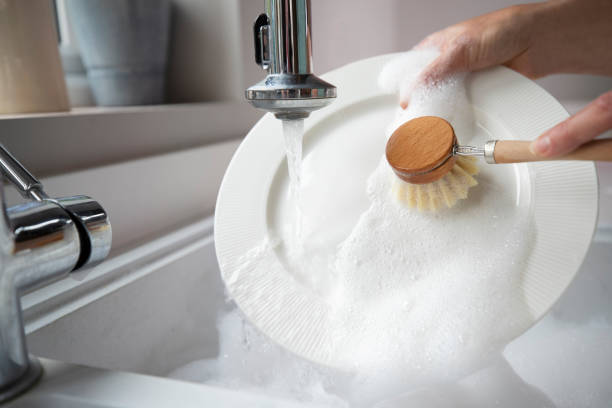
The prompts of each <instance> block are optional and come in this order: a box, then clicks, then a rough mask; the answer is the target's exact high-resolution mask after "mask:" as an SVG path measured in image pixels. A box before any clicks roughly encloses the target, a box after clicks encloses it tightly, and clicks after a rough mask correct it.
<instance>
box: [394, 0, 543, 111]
mask: <svg viewBox="0 0 612 408" xmlns="http://www.w3.org/2000/svg"><path fill="white" fill-rule="evenodd" d="M541 7H542V5H541V4H527V5H520V6H513V7H509V8H505V9H502V10H498V11H495V12H492V13H489V14H485V15H482V16H479V17H476V18H473V19H471V20H467V21H464V22H462V23H459V24H455V25H453V26H450V27H448V28H445V29H443V30H441V31H438V32H436V33H434V34H431V35H429V36H428V37H427V38H425V39H424V40H423V41H421V42H420V43H419V44H418V45H417V46H416V47H415V49H424V48H432V47H435V48H437V49H438V50H439V51H440V56H439V57H438V58H436V59H435V60H434V61H433V62H431V64H429V65H428V66H427V67H426V68H425V69H424V70H423V72H422V73H421V75H420V77H419V79H417V81H416V83H415V85H417V84H419V85H420V84H426V85H431V84H435V83H437V82H439V81H442V80H444V79H445V78H446V77H448V76H450V75H452V74H455V73H459V72H469V71H476V70H480V69H484V68H488V67H492V66H495V65H499V64H505V65H507V66H508V67H510V68H512V69H514V70H516V71H518V72H520V73H522V74H523V75H526V76H528V77H530V78H537V77H539V76H542V75H545V74H546V69H545V66H544V67H543V66H541V65H543V64H542V61H541V60H540V59H539V58H537V53H535V51H536V50H534V49H533V48H532V47H530V45H531V38H532V37H533V31H534V26H535V23H534V20H535V19H537V15H538V12H539V10H540V9H541ZM410 92H411V89H408V90H406V91H405V92H404V93H403V94H401V95H400V105H401V106H402V108H404V109H405V108H406V107H407V106H408V102H409V97H410Z"/></svg>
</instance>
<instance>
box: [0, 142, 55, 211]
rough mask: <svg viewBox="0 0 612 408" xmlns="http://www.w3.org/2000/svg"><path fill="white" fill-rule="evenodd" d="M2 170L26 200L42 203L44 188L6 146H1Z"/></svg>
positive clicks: (0, 163)
mask: <svg viewBox="0 0 612 408" xmlns="http://www.w3.org/2000/svg"><path fill="white" fill-rule="evenodd" d="M0 169H1V170H2V173H4V175H5V176H6V177H7V178H8V179H9V181H10V182H11V183H12V184H13V185H14V186H15V187H16V188H17V190H18V191H19V193H20V194H21V195H22V196H23V197H24V198H31V199H34V200H36V201H41V200H42V199H43V198H44V197H46V194H45V193H44V191H43V186H42V184H41V183H40V181H38V180H37V179H36V177H34V176H33V175H32V173H30V172H29V171H28V170H27V169H26V168H25V167H23V166H22V165H21V163H19V161H18V160H17V159H16V158H15V156H13V155H12V154H11V153H10V152H9V151H8V150H6V148H5V147H4V146H2V145H1V144H0Z"/></svg>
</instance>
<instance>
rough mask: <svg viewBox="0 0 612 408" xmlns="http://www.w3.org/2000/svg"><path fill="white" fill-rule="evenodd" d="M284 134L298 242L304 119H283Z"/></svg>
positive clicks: (300, 235)
mask: <svg viewBox="0 0 612 408" xmlns="http://www.w3.org/2000/svg"><path fill="white" fill-rule="evenodd" d="M282 122H283V136H284V138H285V149H286V154H287V166H288V168H289V199H290V200H291V201H293V203H294V217H293V225H292V229H293V232H292V233H293V238H294V240H295V242H296V243H299V242H300V241H301V239H302V223H303V221H302V218H303V217H302V210H301V208H300V190H301V185H302V177H301V176H302V140H303V138H304V119H296V120H283V121H282Z"/></svg>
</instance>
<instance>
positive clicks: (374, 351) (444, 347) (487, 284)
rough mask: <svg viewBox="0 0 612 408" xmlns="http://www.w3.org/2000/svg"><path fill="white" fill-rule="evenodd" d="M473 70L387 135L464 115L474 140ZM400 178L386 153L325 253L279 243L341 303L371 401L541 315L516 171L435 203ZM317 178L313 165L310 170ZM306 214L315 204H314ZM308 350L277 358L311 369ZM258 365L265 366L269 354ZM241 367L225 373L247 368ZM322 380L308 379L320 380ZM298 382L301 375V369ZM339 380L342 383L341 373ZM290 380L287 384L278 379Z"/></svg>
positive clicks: (302, 275) (404, 67) (340, 331)
mask: <svg viewBox="0 0 612 408" xmlns="http://www.w3.org/2000/svg"><path fill="white" fill-rule="evenodd" d="M436 55H437V54H436V53H435V52H433V51H424V52H411V53H407V54H406V55H404V56H402V57H400V59H398V60H397V61H395V62H393V63H391V64H390V65H389V66H388V67H386V68H385V69H384V70H383V73H382V75H381V78H380V83H381V85H383V86H384V87H386V88H387V89H388V90H391V89H393V90H395V91H400V90H401V89H403V88H407V87H409V86H412V85H411V81H413V80H414V78H416V77H417V76H418V73H419V72H420V70H421V69H422V68H423V67H424V66H425V65H426V64H427V63H428V62H429V61H431V60H432V59H433V58H435V56H436ZM463 81H464V78H463V77H461V76H457V77H453V78H450V79H449V80H447V81H445V82H443V83H440V84H437V85H436V86H435V87H433V88H418V87H417V88H416V89H415V90H414V92H413V94H412V96H411V104H410V106H409V108H408V109H407V110H406V111H401V110H398V114H397V117H396V120H395V121H394V122H393V123H392V124H391V125H390V127H389V129H388V134H390V132H391V131H392V130H393V129H394V127H395V126H397V125H398V124H401V123H403V122H404V121H406V120H408V119H411V118H412V117H416V116H421V115H436V116H441V117H443V118H445V119H447V120H448V121H449V122H450V123H451V124H452V125H453V127H454V128H455V130H456V133H457V136H458V138H459V139H460V141H470V140H472V139H473V135H474V132H475V130H474V118H473V112H472V110H471V107H470V105H469V103H468V101H467V97H466V94H465V90H464V86H463ZM388 134H387V135H388ZM387 135H383V134H381V135H380V136H379V137H381V138H384V137H386V136H387ZM372 137H375V135H373V136H372ZM381 154H382V152H381ZM338 159H339V160H349V161H350V160H351V158H350V157H347V158H342V157H338ZM342 165H347V166H351V163H350V162H347V163H345V164H342V163H339V166H342ZM393 177H394V176H393V175H392V172H391V170H390V169H389V167H388V164H387V163H386V161H384V160H382V159H381V161H380V165H379V166H378V167H377V168H376V170H375V171H374V173H373V174H372V175H371V176H370V178H369V180H368V182H367V185H362V186H361V188H363V189H366V190H367V195H368V199H369V206H368V208H367V209H366V210H365V211H364V212H363V214H361V216H360V217H359V220H358V221H357V223H356V224H355V225H354V226H353V227H352V228H351V229H350V230H349V231H346V232H344V233H345V237H346V238H345V239H344V240H343V241H342V243H341V244H340V245H339V247H338V248H334V249H333V250H332V251H331V252H327V253H323V254H321V256H320V257H316V256H313V254H312V252H310V253H306V254H305V253H303V252H300V251H296V250H295V249H296V247H297V246H298V245H300V243H299V242H292V241H291V240H285V241H283V242H282V245H281V246H280V247H281V248H282V250H283V251H284V252H285V256H286V258H287V263H288V268H290V269H292V270H293V272H292V274H293V276H295V277H299V279H301V282H300V283H301V285H303V286H304V290H305V291H306V292H308V293H313V294H316V295H317V296H325V297H326V298H327V302H328V303H329V304H330V305H331V309H332V310H333V313H331V314H330V317H329V318H330V321H329V322H326V324H328V326H330V327H332V330H333V335H332V336H331V337H332V338H334V343H333V344H329V345H327V346H328V347H329V348H330V349H331V351H332V352H333V353H335V355H338V356H340V357H341V360H343V361H345V362H346V365H347V366H350V367H351V368H352V369H353V371H354V375H355V377H353V378H352V379H351V381H349V384H348V385H346V390H345V395H355V394H359V395H360V396H361V397H360V398H358V399H359V400H361V401H375V400H376V399H377V398H381V396H382V395H385V394H387V393H389V392H391V390H397V389H407V388H411V387H417V386H422V385H427V384H432V383H438V382H445V381H452V380H455V379H457V378H460V377H462V376H464V375H465V374H467V373H470V372H472V371H474V370H476V369H477V368H480V367H482V366H483V365H485V364H486V363H487V362H488V361H489V359H491V358H493V356H495V355H496V353H498V352H499V351H500V350H501V349H502V348H503V346H504V345H505V344H506V343H507V342H508V341H509V340H511V339H512V338H513V337H514V336H516V335H517V334H519V333H521V332H522V331H523V330H524V329H525V328H526V327H528V326H529V325H530V324H531V322H532V317H531V316H530V315H529V313H528V312H527V310H526V308H525V305H524V304H523V303H522V297H521V294H520V290H519V286H520V271H521V269H522V268H521V265H522V260H524V259H525V258H526V255H527V253H528V250H529V244H530V238H529V225H528V224H529V212H528V208H525V207H523V206H517V205H516V191H515V190H516V189H515V184H516V180H515V178H514V175H513V173H512V171H511V170H509V169H508V168H506V170H504V169H502V168H498V169H495V170H493V169H488V168H487V169H483V172H482V175H481V176H480V181H481V183H480V185H479V186H478V187H476V188H474V190H473V191H472V192H471V193H470V194H471V196H470V198H468V200H465V202H463V203H461V204H460V205H458V206H457V207H456V208H453V209H451V210H448V211H442V212H440V213H436V214H432V213H419V212H417V211H414V210H410V209H407V208H405V207H403V206H402V205H401V204H399V203H397V202H395V201H394V200H393V198H392V196H391V194H390V186H391V181H392V179H393ZM308 179H309V177H308V175H307V174H305V175H304V178H303V181H304V182H305V183H306V182H307V180H308ZM305 187H308V186H305ZM310 187H311V188H306V190H307V191H309V192H310V194H314V195H315V197H314V198H313V197H309V198H307V200H306V201H309V202H313V201H316V199H318V200H326V199H329V197H328V196H325V195H323V194H320V195H319V196H316V191H317V189H316V188H312V186H310ZM304 213H305V215H307V214H309V212H308V211H307V209H306V211H305V212H304ZM316 221H317V220H316V219H306V220H305V222H306V223H315V222H316ZM325 227H326V228H330V229H331V228H334V225H333V224H329V225H326V226H325ZM277 239H278V237H271V238H270V241H273V242H276V241H277ZM273 249H274V248H271V246H270V245H269V242H267V243H264V244H262V246H261V247H260V248H256V249H254V250H253V251H251V253H250V254H249V255H247V256H245V258H244V259H242V260H239V261H238V262H236V269H235V270H234V271H233V274H231V279H226V284H227V285H228V286H229V287H230V292H234V289H235V290H236V291H238V290H243V289H244V288H240V287H238V286H239V285H240V275H241V274H242V273H253V271H254V269H261V270H262V271H265V270H266V268H270V267H271V265H273V264H274V259H273V257H276V256H277V255H276V253H277V252H278V248H276V250H273ZM253 254H256V256H254V255H253ZM224 267H226V266H224ZM233 285H235V286H233ZM263 295H264V294H254V296H263ZM286 300H287V302H290V301H291V299H290V298H287V299H286ZM276 307H278V308H282V307H283V306H282V305H276ZM230 331H231V330H230ZM222 344H223V343H222ZM222 347H223V345H222ZM234 351H235V350H234ZM223 353H224V351H223V350H222V355H223ZM275 353H277V354H278V353H279V350H278V349H274V352H273V353H272V354H271V355H270V356H267V358H269V359H272V360H274V358H273V357H274V356H277V354H275ZM235 354H236V353H235ZM258 354H265V353H261V352H258ZM281 354H282V353H281ZM237 355H238V356H239V357H234V360H233V362H231V363H227V362H225V363H221V362H219V364H221V365H225V368H223V369H229V370H230V371H231V370H232V368H231V367H232V366H233V365H235V364H236V361H239V362H243V363H245V362H246V363H248V362H249V361H251V360H257V359H259V355H248V353H247V355H246V356H245V355H244V353H241V352H238V353H237ZM236 358H237V359H238V360H235V359H236ZM221 360H223V359H221ZM298 361H299V360H295V359H293V360H290V363H287V364H289V366H282V367H277V368H276V369H277V370H282V372H283V373H288V372H291V371H292V370H293V371H294V372H296V373H297V375H299V376H305V378H311V377H310V374H309V373H310V372H311V371H310V368H304V366H303V365H302V364H303V362H301V361H299V364H298V363H297V362H298ZM228 364H229V365H228ZM240 364H242V363H240ZM240 364H238V365H240ZM255 364H261V366H262V367H263V366H264V364H263V362H262V361H259V362H256V363H255ZM283 364H285V363H283ZM293 364H297V366H296V367H293V366H292V365H293ZM271 366H272V367H274V363H272V364H271ZM228 367H230V368H228ZM308 367H312V365H309V366H308ZM219 369H220V370H221V368H219ZM243 369H244V367H243ZM239 371H240V370H238V369H236V370H233V371H232V373H231V374H227V373H226V374H227V376H229V377H231V376H233V375H234V376H239V375H240V373H239ZM224 375H225V374H224ZM262 375H263V376H265V371H264V374H262ZM283 375H285V374H283ZM287 375H289V374H287ZM317 375H318V374H317ZM236 378H239V377H236ZM300 378H302V377H300ZM283 381H284V380H283ZM309 381H310V380H309ZM317 381H318V380H317ZM317 381H313V382H307V384H305V385H304V384H303V385H302V386H301V387H303V388H309V387H310V388H312V387H314V388H317V389H318V388H321V387H322V386H321V382H317ZM264 382H265V381H264ZM289 382H290V383H291V384H295V381H294V380H293V379H292V380H291V381H289ZM298 383H299V381H298ZM334 384H335V385H334V387H338V385H337V383H336V380H335V381H334ZM268 385H269V384H268ZM271 387H272V388H275V387H276V386H275V385H271ZM283 387H285V388H284V389H286V388H287V387H288V385H287V384H284V385H281V386H280V387H279V388H283ZM292 387H293V385H291V386H289V388H292ZM298 388H299V387H298ZM323 388H325V387H323ZM292 392H293V391H292ZM349 398H350V397H349Z"/></svg>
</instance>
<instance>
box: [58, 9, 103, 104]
mask: <svg viewBox="0 0 612 408" xmlns="http://www.w3.org/2000/svg"><path fill="white" fill-rule="evenodd" d="M55 9H56V11H57V23H58V31H59V37H60V45H59V52H60V57H61V58H62V67H63V68H64V78H65V79H66V88H67V89H68V99H69V100H70V106H72V107H76V106H94V105H95V104H96V102H95V101H94V97H93V94H92V92H91V87H90V86H89V80H88V79H87V71H86V70H85V66H84V65H83V61H82V60H81V53H80V52H79V45H78V42H77V39H76V36H75V35H74V32H73V30H72V27H71V25H70V20H69V19H68V13H67V11H66V0H55Z"/></svg>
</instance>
